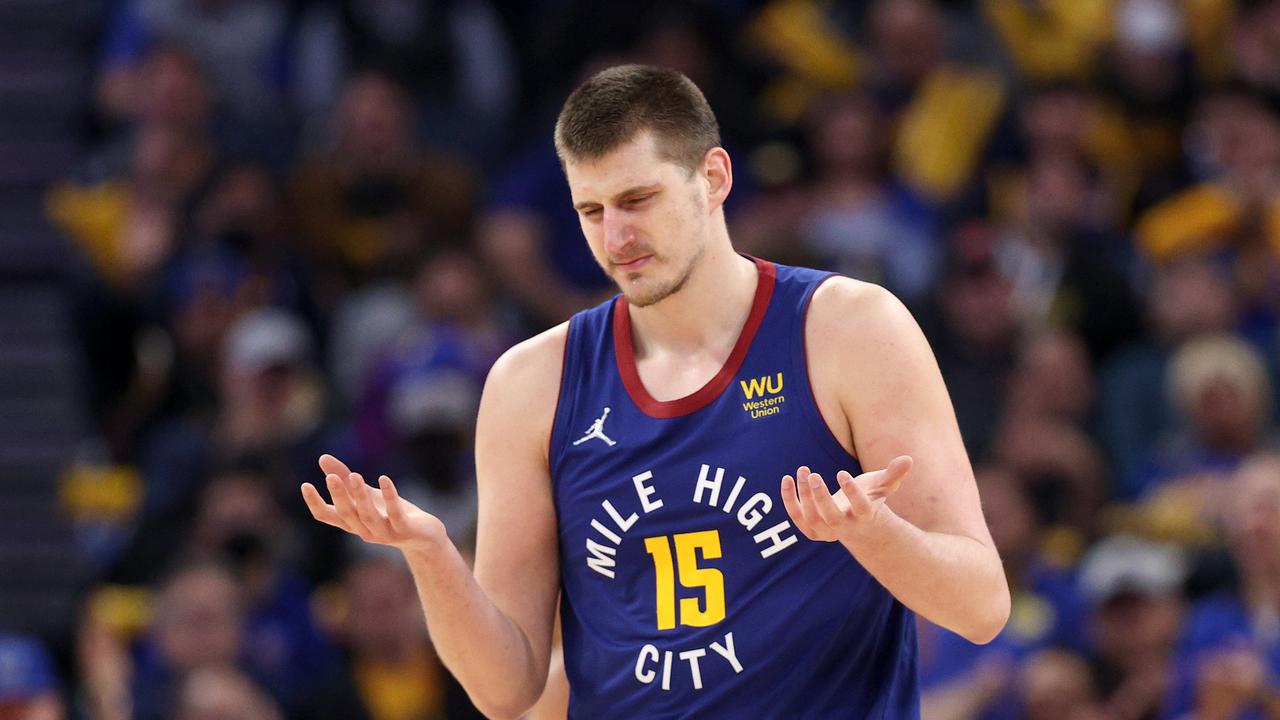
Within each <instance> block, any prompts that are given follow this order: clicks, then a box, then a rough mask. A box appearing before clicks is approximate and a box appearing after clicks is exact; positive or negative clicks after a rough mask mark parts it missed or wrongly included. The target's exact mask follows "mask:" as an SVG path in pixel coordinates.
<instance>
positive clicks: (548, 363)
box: [489, 321, 569, 390]
mask: <svg viewBox="0 0 1280 720" xmlns="http://www.w3.org/2000/svg"><path fill="white" fill-rule="evenodd" d="M568 336H569V323H568V322H567V321H566V322H562V323H560V324H559V325H556V326H555V327H553V328H551V329H549V330H544V331H543V332H540V333H538V334H537V335H534V336H533V337H531V338H529V339H527V340H524V341H522V342H519V343H516V344H515V345H513V346H511V347H510V348H508V349H507V351H506V352H504V353H503V354H502V356H501V357H499V358H498V361H497V362H495V363H494V364H493V369H492V370H490V371H489V384H491V385H494V384H497V385H501V386H503V387H504V389H511V390H515V389H517V388H520V387H522V386H528V385H529V383H539V384H541V383H545V382H546V381H548V380H552V379H554V380H555V381H556V385H557V386H558V385H559V380H560V373H561V370H562V369H563V367H564V353H565V342H566V341H567V339H568ZM507 386H510V387H509V388H508V387H507Z"/></svg>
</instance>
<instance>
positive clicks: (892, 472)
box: [869, 455, 913, 499]
mask: <svg viewBox="0 0 1280 720" xmlns="http://www.w3.org/2000/svg"><path fill="white" fill-rule="evenodd" d="M912 464H913V461H912V460H911V456H910V455H899V456H898V457H896V458H894V459H892V460H890V461H889V464H888V466H886V467H885V469H884V470H882V471H881V472H882V473H883V474H882V475H881V476H880V478H879V482H878V483H876V486H875V488H873V489H872V492H871V493H869V494H870V495H871V496H872V497H873V499H877V498H886V497H889V496H890V495H892V494H893V493H894V492H895V491H896V490H897V489H898V488H899V487H900V486H901V485H902V479H903V478H904V477H906V475H907V473H908V472H910V471H911V466H912Z"/></svg>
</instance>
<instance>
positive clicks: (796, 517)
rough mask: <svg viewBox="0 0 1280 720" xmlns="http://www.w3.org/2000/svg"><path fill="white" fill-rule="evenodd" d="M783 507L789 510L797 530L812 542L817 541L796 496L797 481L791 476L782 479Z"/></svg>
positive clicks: (788, 512) (788, 513)
mask: <svg viewBox="0 0 1280 720" xmlns="http://www.w3.org/2000/svg"><path fill="white" fill-rule="evenodd" d="M782 506H783V507H785V508H786V509H787V515H790V516H791V522H793V523H795V526H796V529H798V530H799V531H800V532H801V533H803V534H804V536H805V537H807V538H809V539H810V540H816V539H817V538H815V537H814V536H813V531H812V530H810V529H809V521H808V519H806V518H805V516H804V509H803V508H801V507H800V498H799V497H797V496H796V481H795V479H794V478H792V477H791V476H790V475H787V476H785V477H783V478H782Z"/></svg>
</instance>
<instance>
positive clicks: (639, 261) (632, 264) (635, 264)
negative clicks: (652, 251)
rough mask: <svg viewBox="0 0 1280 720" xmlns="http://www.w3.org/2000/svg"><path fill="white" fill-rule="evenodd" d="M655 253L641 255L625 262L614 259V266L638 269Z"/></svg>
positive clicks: (622, 268)
mask: <svg viewBox="0 0 1280 720" xmlns="http://www.w3.org/2000/svg"><path fill="white" fill-rule="evenodd" d="M652 257H653V255H640V256H638V257H634V258H631V259H629V260H627V261H625V262H619V261H614V263H613V266H614V267H616V268H618V269H619V270H637V269H639V268H640V267H642V266H644V265H645V264H647V263H648V262H649V260H650V258H652Z"/></svg>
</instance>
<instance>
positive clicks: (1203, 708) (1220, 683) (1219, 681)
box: [1170, 452, 1280, 718]
mask: <svg viewBox="0 0 1280 720" xmlns="http://www.w3.org/2000/svg"><path fill="white" fill-rule="evenodd" d="M1229 487H1230V490H1229V491H1228V492H1226V493H1224V494H1225V495H1227V497H1228V503H1229V511H1228V512H1227V514H1226V527H1227V532H1228V537H1229V539H1230V546H1231V551H1232V554H1233V556H1234V558H1235V564H1236V568H1237V570H1238V575H1239V582H1238V583H1237V585H1236V586H1235V587H1234V588H1231V589H1229V590H1225V591H1222V592H1220V593H1217V594H1214V595H1212V596H1210V597H1208V598H1206V599H1204V600H1202V601H1200V602H1198V603H1197V604H1196V605H1195V606H1194V607H1193V608H1192V609H1191V612H1190V616H1189V618H1188V621H1187V624H1186V628H1185V631H1184V633H1183V635H1182V640H1181V642H1180V644H1179V651H1178V652H1179V664H1180V667H1179V670H1178V674H1177V683H1176V688H1175V690H1176V691H1175V692H1174V693H1173V695H1172V700H1171V703H1172V707H1171V708H1170V710H1171V711H1172V712H1173V713H1182V712H1189V713H1192V714H1193V716H1194V717H1204V718H1228V717H1230V718H1264V717H1274V716H1275V713H1276V712H1277V710H1280V680H1278V678H1280V456H1277V455H1276V454H1275V453H1272V452H1267V453H1261V454H1257V455H1253V456H1251V457H1250V458H1249V459H1247V460H1246V461H1245V462H1244V463H1243V464H1242V465H1241V466H1240V468H1239V469H1238V470H1237V471H1236V473H1235V475H1234V476H1233V478H1232V480H1231V484H1230V486H1229Z"/></svg>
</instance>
